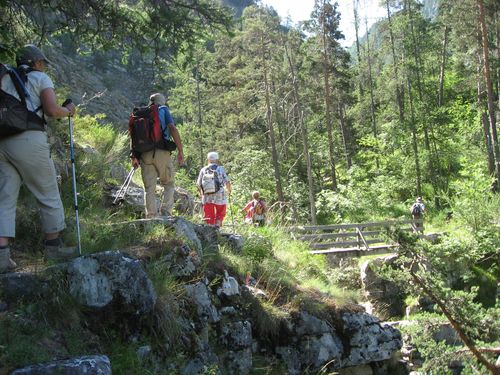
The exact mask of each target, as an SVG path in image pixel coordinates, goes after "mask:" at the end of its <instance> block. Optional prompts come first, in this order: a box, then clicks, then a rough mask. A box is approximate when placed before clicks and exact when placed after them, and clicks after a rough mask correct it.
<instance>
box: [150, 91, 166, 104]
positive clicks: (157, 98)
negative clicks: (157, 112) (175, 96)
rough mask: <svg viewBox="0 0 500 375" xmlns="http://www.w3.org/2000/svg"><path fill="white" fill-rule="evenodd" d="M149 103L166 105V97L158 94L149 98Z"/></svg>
mask: <svg viewBox="0 0 500 375" xmlns="http://www.w3.org/2000/svg"><path fill="white" fill-rule="evenodd" d="M149 102H150V103H151V104H156V105H165V102H166V99H165V96H164V95H162V94H160V93H159V92H157V93H156V94H152V95H151V96H150V97H149Z"/></svg>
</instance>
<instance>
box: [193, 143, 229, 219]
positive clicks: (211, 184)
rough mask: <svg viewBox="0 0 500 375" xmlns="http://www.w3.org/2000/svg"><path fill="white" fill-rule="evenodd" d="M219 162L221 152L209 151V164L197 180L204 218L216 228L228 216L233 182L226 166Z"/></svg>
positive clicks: (202, 169) (201, 171)
mask: <svg viewBox="0 0 500 375" xmlns="http://www.w3.org/2000/svg"><path fill="white" fill-rule="evenodd" d="M218 162H219V154H218V153H217V152H214V151H212V152H209V153H208V154H207V165H206V166H205V167H203V168H201V170H200V173H199V175H198V180H197V185H198V190H199V192H200V195H201V203H202V205H203V214H204V216H203V219H204V220H205V223H207V224H209V225H214V226H215V227H216V228H220V227H221V226H222V222H223V221H224V217H225V216H226V207H227V198H226V193H227V195H228V196H229V195H231V182H230V181H229V177H228V176H227V174H226V171H225V170H224V167H223V166H222V165H219V164H218Z"/></svg>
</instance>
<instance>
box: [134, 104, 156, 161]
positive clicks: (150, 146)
mask: <svg viewBox="0 0 500 375" xmlns="http://www.w3.org/2000/svg"><path fill="white" fill-rule="evenodd" d="M128 132H129V134H130V140H131V148H132V152H133V153H134V154H136V155H137V154H141V153H143V152H147V151H153V150H156V149H162V150H165V140H164V136H163V131H162V128H161V122H160V116H159V112H158V106H157V105H156V104H151V105H150V106H147V107H136V108H134V110H133V111H132V114H131V115H130V118H129V121H128Z"/></svg>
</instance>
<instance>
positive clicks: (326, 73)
mask: <svg viewBox="0 0 500 375" xmlns="http://www.w3.org/2000/svg"><path fill="white" fill-rule="evenodd" d="M322 39H323V40H322V41H323V73H324V94H325V120H326V128H327V133H328V147H329V156H330V170H331V178H332V189H333V191H337V173H336V171H335V156H334V155H335V149H334V144H333V125H332V109H331V108H332V99H331V88H330V82H329V80H330V71H329V70H330V63H329V59H328V52H327V51H328V48H327V47H328V43H327V38H326V30H325V26H324V25H322Z"/></svg>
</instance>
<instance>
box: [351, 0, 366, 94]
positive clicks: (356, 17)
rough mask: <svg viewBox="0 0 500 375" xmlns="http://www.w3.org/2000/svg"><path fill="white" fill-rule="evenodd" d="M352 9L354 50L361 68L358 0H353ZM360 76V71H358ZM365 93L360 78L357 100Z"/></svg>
mask: <svg viewBox="0 0 500 375" xmlns="http://www.w3.org/2000/svg"><path fill="white" fill-rule="evenodd" d="M352 5H353V9H354V30H355V33H356V52H357V54H358V67H359V68H360V69H361V48H360V45H359V15H358V6H359V0H353V3H352ZM360 76H361V72H360ZM364 95H365V93H364V90H363V83H362V80H361V79H360V80H359V100H360V101H361V98H362V97H363V96H364Z"/></svg>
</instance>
